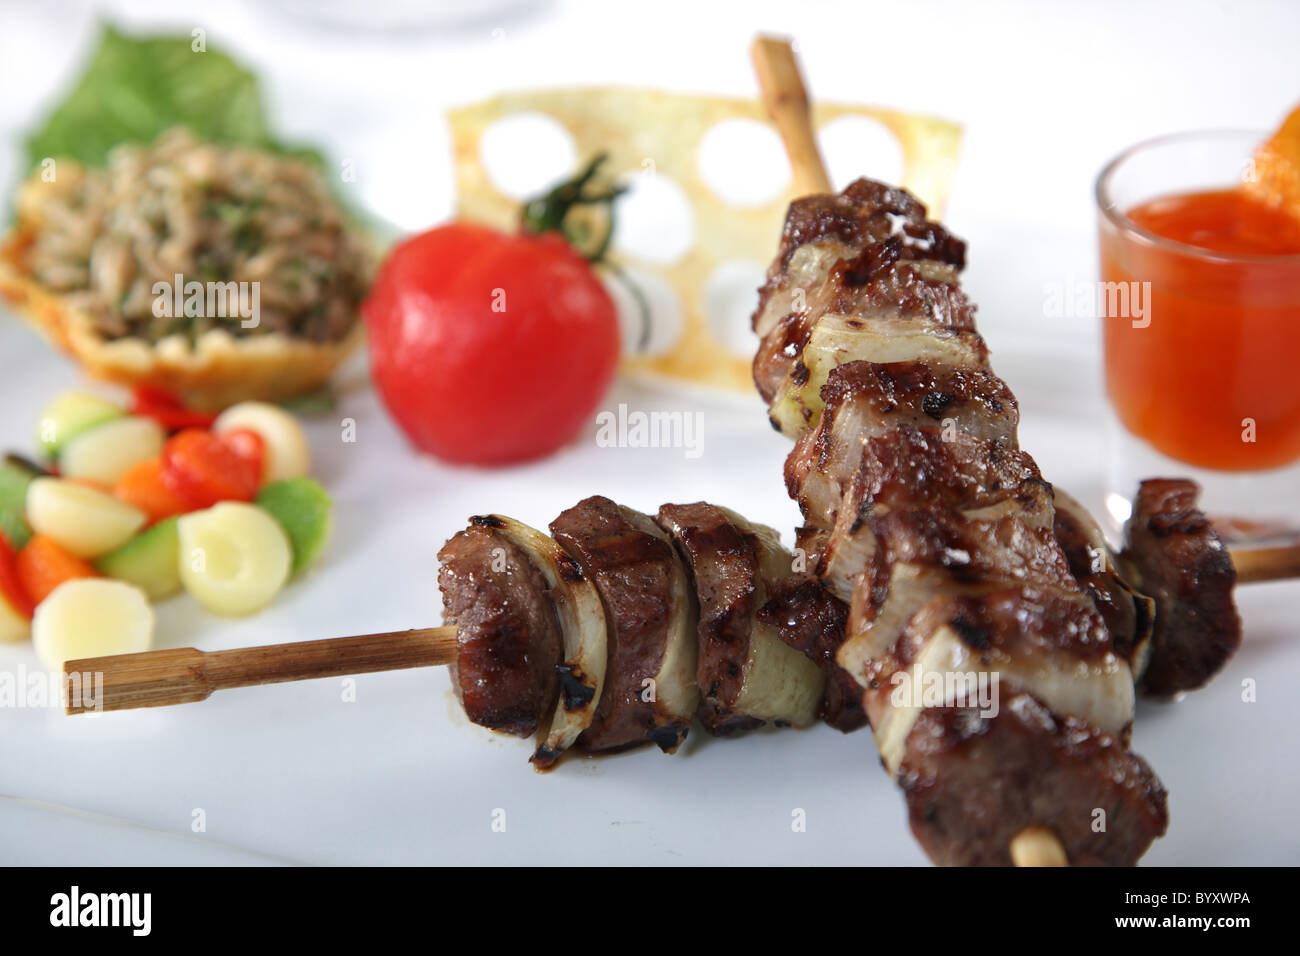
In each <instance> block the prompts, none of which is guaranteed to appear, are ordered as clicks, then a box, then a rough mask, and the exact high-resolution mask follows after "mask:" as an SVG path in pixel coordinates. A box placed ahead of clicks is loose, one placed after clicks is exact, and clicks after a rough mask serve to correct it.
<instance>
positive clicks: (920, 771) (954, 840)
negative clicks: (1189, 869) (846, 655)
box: [898, 694, 1168, 866]
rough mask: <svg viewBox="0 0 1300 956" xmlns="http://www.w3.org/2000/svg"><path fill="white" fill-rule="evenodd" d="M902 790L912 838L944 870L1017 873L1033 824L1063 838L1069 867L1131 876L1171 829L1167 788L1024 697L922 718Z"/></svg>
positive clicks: (1084, 728) (1105, 737) (1129, 756)
mask: <svg viewBox="0 0 1300 956" xmlns="http://www.w3.org/2000/svg"><path fill="white" fill-rule="evenodd" d="M898 781H899V784H900V785H901V786H902V789H903V793H904V794H905V796H906V798H907V810H908V817H909V820H910V823H911V826H912V833H913V835H914V836H915V837H916V839H917V841H918V842H919V843H920V844H921V847H922V848H923V849H924V850H925V852H926V855H928V856H929V857H930V859H931V860H933V861H934V862H935V863H938V864H941V865H944V866H1010V865H1011V855H1010V852H1009V850H1008V847H1009V846H1010V844H1011V840H1012V838H1013V837H1015V835H1016V834H1017V833H1019V832H1020V831H1021V830H1023V829H1025V828H1026V827H1029V826H1046V827H1048V828H1049V829H1050V830H1051V831H1052V832H1053V833H1055V834H1056V836H1057V838H1058V839H1060V841H1061V845H1062V846H1063V847H1064V849H1065V853H1066V856H1067V858H1068V859H1069V861H1070V865H1071V866H1132V865H1134V864H1135V863H1137V861H1138V859H1139V858H1140V857H1141V856H1142V854H1143V853H1145V852H1146V850H1147V848H1148V847H1149V846H1150V845H1151V842H1152V841H1153V840H1154V839H1156V838H1157V837H1159V836H1163V835H1164V832H1165V829H1166V827H1167V825H1168V813H1167V811H1166V807H1165V803H1166V795H1165V789H1164V787H1162V786H1161V784H1160V781H1159V780H1158V779H1156V776H1155V774H1154V773H1152V771H1151V768H1150V767H1149V766H1147V764H1146V762H1145V761H1144V760H1143V759H1142V758H1141V757H1139V756H1137V755H1136V754H1134V753H1132V752H1131V751H1130V750H1129V749H1128V748H1127V747H1126V746H1125V745H1124V744H1123V743H1122V742H1121V741H1120V740H1118V739H1116V738H1115V737H1113V736H1111V735H1109V734H1106V733H1103V732H1101V731H1099V730H1097V729H1096V728H1095V727H1090V726H1088V725H1087V724H1085V723H1084V722H1083V721H1080V720H1078V719H1076V718H1074V717H1062V716H1059V715H1057V714H1054V713H1052V712H1051V711H1049V710H1048V709H1047V708H1045V707H1044V706H1043V705H1042V704H1040V703H1039V702H1038V701H1036V700H1034V699H1033V698H1032V697H1031V696H1029V695H1027V694H1017V695H1015V696H1011V697H1010V698H1009V699H1004V700H1003V702H1002V705H1001V707H1000V708H999V709H998V712H997V715H996V716H981V715H980V711H979V709H978V708H974V707H941V708H940V707H935V708H928V709H926V710H925V711H924V712H923V713H922V714H921V715H920V716H919V717H918V718H917V721H916V723H915V724H914V725H913V726H912V728H911V732H910V733H909V735H908V738H907V755H906V757H905V758H904V759H903V763H902V767H901V768H900V770H899V774H898ZM1099 814H1104V816H1099ZM1098 821H1101V822H1104V824H1105V829H1104V830H1100V829H1098V828H1097V826H1096V824H1097V823H1098Z"/></svg>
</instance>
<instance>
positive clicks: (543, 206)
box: [522, 153, 627, 264]
mask: <svg viewBox="0 0 1300 956" xmlns="http://www.w3.org/2000/svg"><path fill="white" fill-rule="evenodd" d="M608 158H609V154H608V153H597V154H596V156H594V157H593V158H592V160H591V162H589V163H588V164H587V165H586V167H584V168H583V170H582V171H581V172H579V173H578V175H577V176H575V177H573V178H572V179H566V180H565V181H564V182H562V183H560V184H559V185H558V186H555V187H554V188H552V189H551V190H550V191H549V192H547V193H546V194H545V195H542V196H538V197H536V198H535V199H530V200H529V201H528V202H526V203H525V204H524V209H523V222H522V225H523V230H524V232H528V233H533V234H539V233H543V232H558V233H560V235H562V236H564V238H565V239H566V240H568V242H569V245H571V246H573V248H574V249H576V250H577V251H578V253H579V254H581V255H582V257H583V258H584V259H586V260H587V261H588V262H590V263H593V264H594V263H598V262H603V261H604V259H605V255H606V253H608V252H609V243H610V240H611V239H613V237H614V201H615V200H616V199H618V197H619V196H621V195H623V194H624V193H625V192H627V187H626V186H620V185H611V186H604V187H595V186H594V185H593V183H594V181H595V179H596V174H597V172H599V170H600V166H601V164H602V163H604V162H605V160H606V159H608ZM581 206H601V207H604V211H605V219H606V226H605V229H604V231H603V233H602V234H601V236H600V237H599V238H598V239H597V240H596V243H595V245H594V246H592V247H590V248H587V249H584V248H583V241H584V240H585V239H586V238H588V234H587V233H586V230H585V228H583V227H582V226H581V225H579V224H578V223H576V222H574V221H572V220H571V219H570V213H572V212H573V210H574V209H576V208H578V207H581Z"/></svg>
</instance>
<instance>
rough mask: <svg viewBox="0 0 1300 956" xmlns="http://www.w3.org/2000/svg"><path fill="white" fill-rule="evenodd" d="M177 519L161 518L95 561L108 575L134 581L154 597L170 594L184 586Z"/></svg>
mask: <svg viewBox="0 0 1300 956" xmlns="http://www.w3.org/2000/svg"><path fill="white" fill-rule="evenodd" d="M176 523H177V522H176V519H175V518H168V519H167V520H165V521H160V522H158V523H157V524H156V525H154V526H153V527H152V528H147V529H145V530H144V531H141V532H140V533H139V534H138V535H136V536H135V537H134V538H132V539H131V540H130V541H128V542H127V543H126V544H124V545H122V546H121V547H120V548H118V549H117V550H116V551H112V552H110V553H109V554H106V555H104V556H103V557H102V558H100V559H99V560H98V561H96V562H95V568H96V569H97V570H98V571H99V573H100V574H103V575H105V576H106V577H110V578H116V579H117V580H119V581H125V582H126V583H127V584H134V585H135V586H136V587H138V588H139V589H140V590H141V591H143V592H144V593H145V594H147V595H148V596H149V600H151V601H161V600H163V599H164V598H169V597H171V596H172V595H173V594H175V593H176V592H177V591H179V590H180V589H181V571H180V553H181V539H180V534H179V532H178V531H177V530H176Z"/></svg>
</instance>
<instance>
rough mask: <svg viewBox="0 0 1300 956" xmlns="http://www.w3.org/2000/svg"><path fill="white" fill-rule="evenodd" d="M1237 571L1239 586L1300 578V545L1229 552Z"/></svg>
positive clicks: (1242, 549)
mask: <svg viewBox="0 0 1300 956" xmlns="http://www.w3.org/2000/svg"><path fill="white" fill-rule="evenodd" d="M1229 553H1230V554H1231V555H1232V564H1233V567H1235V568H1236V569H1237V583H1238V584H1255V583H1258V582H1260V581H1284V580H1286V579H1287V578H1300V545H1294V544H1293V545H1286V546H1283V547H1278V548H1241V549H1239V550H1233V551H1231V552H1229Z"/></svg>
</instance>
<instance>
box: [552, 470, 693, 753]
mask: <svg viewBox="0 0 1300 956" xmlns="http://www.w3.org/2000/svg"><path fill="white" fill-rule="evenodd" d="M637 518H640V519H641V520H639V521H638V520H636V519H637ZM647 526H648V527H647ZM550 530H551V534H552V535H554V537H555V539H556V541H558V542H559V543H560V545H561V546H562V547H563V548H564V549H565V550H566V551H567V552H568V553H569V554H570V555H572V556H573V557H574V558H576V559H577V561H578V563H579V564H581V565H582V568H583V571H585V572H586V574H587V576H588V577H589V578H590V579H591V580H592V581H593V582H594V583H595V585H596V588H597V590H599V592H600V596H601V600H602V602H603V603H604V605H605V612H606V618H607V620H608V622H609V639H608V649H609V650H608V654H609V657H608V664H607V667H606V681H605V690H604V693H603V694H602V695H601V699H600V702H599V704H598V705H597V708H596V713H595V717H594V718H593V720H592V723H591V726H590V727H588V728H587V729H586V730H585V731H584V732H583V734H582V737H581V738H579V741H578V745H579V747H581V748H582V749H583V750H586V751H588V752H592V753H596V752H601V751H616V750H624V749H627V748H629V747H634V746H637V745H639V744H644V743H650V742H653V743H655V744H657V745H659V747H660V748H661V749H663V750H665V751H672V750H675V749H676V747H677V745H678V744H679V743H681V741H682V739H683V738H684V737H685V736H686V731H687V729H688V728H689V727H690V722H691V719H692V717H693V715H694V713H695V706H696V702H697V700H698V696H699V695H698V692H697V691H696V689H695V616H694V604H695V601H694V597H693V595H691V594H689V593H687V588H688V586H689V585H688V582H687V579H686V575H685V572H684V570H683V569H682V567H681V564H680V562H679V559H678V557H677V554H676V552H675V551H674V550H673V546H672V545H671V544H670V543H669V542H668V540H667V539H666V537H665V536H664V534H663V532H662V531H660V530H659V528H658V527H657V526H655V525H654V524H653V522H651V521H650V520H649V519H648V518H646V517H645V516H644V515H637V514H636V513H635V512H632V511H631V510H630V509H625V508H622V507H621V506H619V505H618V504H616V503H615V502H613V501H611V500H610V499H608V498H603V497H599V496H594V497H591V498H586V499H584V500H583V501H580V502H579V503H578V504H577V505H575V506H573V507H572V508H569V509H568V510H567V511H565V512H563V513H562V514H561V515H560V516H559V517H558V518H556V519H555V520H554V521H552V522H551V526H550Z"/></svg>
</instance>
